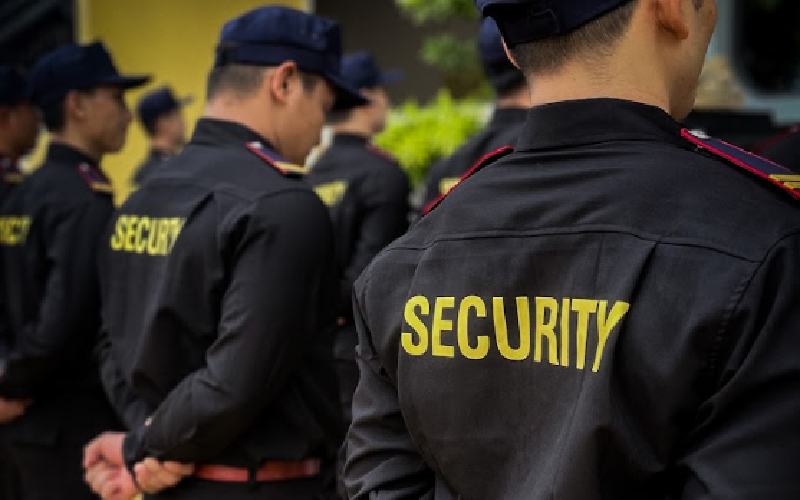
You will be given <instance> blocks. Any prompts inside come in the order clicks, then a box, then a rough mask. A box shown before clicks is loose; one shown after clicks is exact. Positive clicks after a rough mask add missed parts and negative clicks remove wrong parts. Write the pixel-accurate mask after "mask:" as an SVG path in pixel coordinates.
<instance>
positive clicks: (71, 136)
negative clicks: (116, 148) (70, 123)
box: [51, 128, 104, 163]
mask: <svg viewBox="0 0 800 500" xmlns="http://www.w3.org/2000/svg"><path fill="white" fill-rule="evenodd" d="M51 135H52V142H55V143H59V144H64V145H66V146H69V147H71V148H73V149H76V150H78V151H80V152H81V153H83V154H85V155H86V156H88V157H89V158H91V159H92V160H94V161H95V162H96V163H100V159H101V158H102V157H103V153H104V152H103V151H101V150H99V149H98V148H96V147H94V146H92V144H91V142H90V141H88V140H87V139H86V138H85V137H83V136H82V135H80V134H77V133H75V132H74V131H73V130H71V129H69V128H66V129H65V130H64V131H63V132H53V133H52V134H51Z"/></svg>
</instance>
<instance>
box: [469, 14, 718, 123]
mask: <svg viewBox="0 0 800 500" xmlns="http://www.w3.org/2000/svg"><path fill="white" fill-rule="evenodd" d="M477 4H478V7H479V8H480V9H481V11H482V12H483V14H484V15H485V16H489V17H492V18H494V19H495V20H496V21H497V25H498V27H499V29H500V31H501V33H502V34H503V39H504V41H505V43H506V45H507V46H508V48H509V49H510V52H511V54H512V56H513V58H514V60H515V61H516V62H517V64H518V65H519V67H520V68H521V69H522V70H523V72H524V73H525V75H526V76H527V77H528V78H529V79H530V78H536V79H537V82H536V83H537V85H539V84H540V83H541V80H540V78H541V77H547V78H562V81H561V82H560V83H564V82H566V81H569V79H570V77H571V79H572V81H573V82H574V81H580V82H583V85H584V87H585V89H584V90H585V94H586V95H584V96H582V97H584V98H589V97H602V96H603V95H602V94H603V93H606V92H609V93H611V94H615V93H619V92H621V91H623V89H621V85H620V82H624V85H625V86H627V88H628V89H627V90H628V91H631V90H632V92H630V93H631V96H632V97H631V99H632V100H638V99H639V98H641V99H644V98H645V96H644V95H645V94H648V93H653V92H651V89H655V91H654V92H655V93H659V94H661V95H658V96H651V97H652V98H653V100H654V101H659V102H652V103H650V104H654V105H659V106H660V107H662V108H664V109H665V110H667V111H669V112H670V113H672V114H673V116H675V117H677V118H682V116H685V115H686V114H688V112H689V111H690V110H691V107H692V103H693V100H694V93H695V91H696V86H697V80H698V78H699V74H700V69H701V68H702V64H703V61H704V58H705V52H706V50H707V49H708V44H709V43H710V39H711V35H712V33H713V28H714V24H715V20H716V8H715V6H716V4H715V0H477ZM577 70H580V71H581V74H580V75H578V74H577V73H575V72H576V71H577ZM565 72H567V73H569V72H572V74H571V75H569V76H568V75H566V74H565ZM577 76H580V78H578V79H576V77H577ZM573 90H574V89H573ZM681 115H682V116H681Z"/></svg>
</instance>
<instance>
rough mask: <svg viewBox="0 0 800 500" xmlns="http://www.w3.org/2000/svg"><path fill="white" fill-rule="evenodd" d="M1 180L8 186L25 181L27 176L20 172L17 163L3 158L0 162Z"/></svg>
mask: <svg viewBox="0 0 800 500" xmlns="http://www.w3.org/2000/svg"><path fill="white" fill-rule="evenodd" d="M0 178H2V181H3V182H5V183H6V184H19V183H20V182H22V181H23V180H25V175H24V174H23V173H22V172H21V171H20V169H19V167H18V166H17V162H15V161H12V160H11V159H9V158H3V159H2V160H0Z"/></svg>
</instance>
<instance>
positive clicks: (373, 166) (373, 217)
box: [308, 52, 409, 424]
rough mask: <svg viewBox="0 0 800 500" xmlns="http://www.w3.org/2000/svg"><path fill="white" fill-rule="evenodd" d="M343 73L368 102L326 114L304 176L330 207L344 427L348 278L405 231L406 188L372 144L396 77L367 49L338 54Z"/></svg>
mask: <svg viewBox="0 0 800 500" xmlns="http://www.w3.org/2000/svg"><path fill="white" fill-rule="evenodd" d="M342 76H343V77H344V78H345V80H346V81H347V82H348V83H349V84H350V85H351V86H352V87H354V88H357V89H360V91H361V93H362V95H363V96H364V97H366V98H367V99H369V103H368V104H365V105H363V106H359V107H357V108H354V109H351V110H349V111H338V112H334V113H333V114H332V117H331V118H330V119H331V121H333V132H334V136H333V143H332V144H331V146H330V147H329V148H328V149H327V150H326V151H325V153H324V154H323V155H322V156H321V157H320V158H319V160H317V163H316V164H315V165H314V169H313V171H312V173H311V175H309V178H308V179H309V181H310V182H311V184H312V185H313V186H314V191H315V192H316V193H317V194H318V195H319V197H320V198H321V199H322V201H323V202H324V203H325V204H326V205H327V207H328V211H329V213H330V215H331V220H332V221H333V226H334V230H335V242H336V255H337V260H338V262H339V267H340V268H341V269H342V277H341V280H340V285H339V300H338V310H337V316H338V324H339V329H338V331H337V333H336V344H335V349H334V355H335V359H336V366H337V372H338V375H339V393H340V398H341V401H342V409H343V415H344V418H345V424H348V423H349V422H350V406H351V403H352V399H353V391H354V390H355V388H356V383H357V382H358V367H357V366H356V364H355V348H356V342H357V337H356V331H355V327H354V326H353V306H352V296H353V282H354V281H355V280H356V278H358V276H359V275H360V274H361V271H363V270H364V268H365V267H367V264H369V263H370V261H371V260H372V259H373V257H375V255H377V254H378V252H380V251H381V249H383V247H385V246H386V245H388V244H389V243H391V242H392V241H393V240H394V239H395V238H397V237H399V236H400V235H402V234H403V233H404V232H405V231H406V229H407V228H408V212H409V208H408V191H409V187H408V178H407V177H406V175H405V173H404V172H403V170H402V169H401V168H400V165H399V164H398V163H397V161H396V160H395V159H394V158H392V157H391V155H389V153H386V152H384V151H382V150H380V149H378V148H376V147H375V146H373V145H372V144H371V143H370V140H371V139H372V137H373V136H374V135H375V134H377V133H379V132H380V131H381V130H383V128H384V127H385V125H386V117H387V114H388V111H389V99H388V96H387V94H386V90H385V86H386V85H388V84H390V83H392V82H394V81H396V80H397V78H398V74H397V73H395V72H382V71H381V70H380V69H379V68H378V65H377V64H376V63H375V60H374V58H373V57H372V55H371V54H369V53H366V52H359V53H356V54H349V55H346V56H345V57H344V58H343V59H342Z"/></svg>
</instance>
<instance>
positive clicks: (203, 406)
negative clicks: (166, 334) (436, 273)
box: [124, 190, 335, 466]
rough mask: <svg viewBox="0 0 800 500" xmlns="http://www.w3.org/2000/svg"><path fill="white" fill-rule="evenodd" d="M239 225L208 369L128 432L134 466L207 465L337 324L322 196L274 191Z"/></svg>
mask: <svg viewBox="0 0 800 500" xmlns="http://www.w3.org/2000/svg"><path fill="white" fill-rule="evenodd" d="M236 225H237V227H243V229H241V230H236V231H231V234H233V233H236V234H237V236H236V237H231V240H233V241H231V242H230V245H228V246H229V248H230V251H231V254H232V256H231V257H230V258H231V261H229V262H228V263H226V264H227V265H228V266H229V269H230V271H229V281H228V286H227V289H226V290H225V291H224V294H223V297H222V302H221V304H220V320H219V325H218V328H217V331H218V333H217V338H216V340H215V341H214V343H213V344H212V345H211V347H210V348H209V350H208V351H207V353H206V361H205V366H204V367H203V368H201V369H199V370H197V371H196V372H194V373H192V374H191V375H189V376H187V377H186V378H185V379H183V380H182V381H181V382H180V383H179V384H178V385H177V386H176V387H175V388H174V389H173V390H172V392H171V393H170V394H169V395H168V396H167V398H166V399H165V400H164V401H163V402H162V403H161V405H160V406H159V407H158V408H157V409H156V412H155V413H154V415H153V418H152V423H151V424H150V425H149V426H139V427H138V428H136V429H133V430H132V431H131V432H130V433H129V434H128V436H127V438H126V440H125V443H124V453H125V459H126V463H127V464H128V466H131V465H132V464H134V463H136V462H139V461H141V460H142V459H143V458H145V457H147V456H152V457H155V458H157V459H163V460H176V461H182V462H202V461H204V460H208V459H210V458H212V457H214V456H217V455H219V453H220V452H221V451H223V450H224V449H225V448H226V447H227V446H229V445H230V444H231V443H232V442H233V441H234V440H235V439H237V438H238V436H239V435H240V434H241V433H242V432H244V431H245V430H247V429H248V428H249V427H250V426H251V425H252V424H253V422H254V420H255V419H256V417H257V416H258V415H259V414H260V413H261V412H262V411H263V410H264V408H265V407H267V406H268V405H269V404H270V403H271V402H272V401H273V400H274V399H275V397H276V396H277V395H278V394H279V393H280V392H281V391H283V390H284V388H285V386H286V383H287V380H288V379H289V378H290V377H291V376H292V371H293V370H296V369H297V367H298V365H299V363H300V360H301V357H302V356H303V354H304V349H306V348H307V346H308V345H309V342H310V340H311V338H312V336H313V335H319V334H322V333H323V331H324V329H323V328H322V322H323V321H326V322H327V321H328V320H329V318H327V316H325V318H324V319H323V311H326V312H327V311H328V310H329V309H330V308H332V304H333V298H334V293H335V279H334V276H335V275H334V270H335V263H334V255H333V242H332V229H331V227H330V222H329V219H328V214H327V212H326V210H325V208H324V207H323V205H322V203H321V202H320V201H319V199H318V198H317V197H316V196H315V195H314V194H313V193H312V192H311V191H310V190H308V191H305V190H303V191H293V192H288V193H283V194H278V195H273V196H272V197H269V198H266V199H265V200H262V201H260V202H257V203H256V204H255V205H254V206H253V207H252V209H251V210H250V211H248V214H245V215H244V216H243V217H242V218H240V222H238V223H237V224H236ZM209 230H213V231H216V230H217V228H210V229H209ZM226 253H227V252H226Z"/></svg>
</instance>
